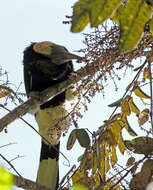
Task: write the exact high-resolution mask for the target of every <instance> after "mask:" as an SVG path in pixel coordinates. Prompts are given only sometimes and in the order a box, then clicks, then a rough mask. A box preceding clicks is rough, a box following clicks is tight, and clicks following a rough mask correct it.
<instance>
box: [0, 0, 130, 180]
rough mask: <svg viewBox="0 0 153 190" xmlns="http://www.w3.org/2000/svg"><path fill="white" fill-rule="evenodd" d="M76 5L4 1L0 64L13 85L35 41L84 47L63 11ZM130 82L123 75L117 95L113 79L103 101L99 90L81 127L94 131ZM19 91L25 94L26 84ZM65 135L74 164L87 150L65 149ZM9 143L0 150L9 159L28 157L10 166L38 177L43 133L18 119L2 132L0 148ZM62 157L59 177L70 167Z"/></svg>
mask: <svg viewBox="0 0 153 190" xmlns="http://www.w3.org/2000/svg"><path fill="white" fill-rule="evenodd" d="M75 2H76V1H75ZM73 5H74V0H56V1H53V0H12V1H10V0H5V1H2V2H1V6H0V65H1V66H2V67H3V69H4V70H6V71H7V72H8V76H9V80H10V83H12V84H15V85H16V87H18V85H19V84H20V82H23V65H22V59H23V53H22V52H23V50H24V49H25V47H26V46H28V45H29V44H30V43H31V42H38V41H45V40H48V41H52V42H55V43H57V44H61V45H64V46H65V47H67V49H68V50H69V51H71V52H73V51H74V50H79V49H80V48H82V47H84V45H83V43H82V40H83V35H82V34H73V33H71V32H70V25H64V24H62V21H63V20H65V15H71V12H72V8H71V7H72V6H73ZM89 31H90V29H89V28H87V29H86V30H85V31H84V32H89ZM75 64H77V63H75ZM130 77H131V79H132V75H131V72H129V76H128V78H129V79H130ZM130 81H131V80H130ZM128 83H129V80H126V79H123V80H122V81H121V82H120V83H119V85H118V87H119V88H120V90H119V92H117V93H116V92H114V89H115V86H114V85H113V83H112V82H111V85H109V87H106V96H105V98H104V99H103V95H102V94H98V95H97V96H96V97H95V98H94V99H93V102H92V103H91V104H90V106H89V111H88V112H86V113H85V114H84V117H83V119H82V120H80V121H79V127H80V128H89V130H91V131H93V130H96V129H97V128H98V127H99V126H100V125H101V124H102V121H103V120H106V119H108V118H109V116H110V114H111V112H112V111H113V109H111V108H109V107H107V105H108V104H110V103H112V102H114V101H116V100H118V99H119V98H120V97H121V96H122V95H123V93H124V91H125V88H126V87H127V85H128ZM121 84H122V86H121ZM11 87H13V85H12V86H11ZM20 91H22V92H25V90H24V85H23V84H22V86H21V87H20ZM25 100H26V99H25ZM0 101H2V100H0ZM0 103H2V102H0ZM0 113H1V114H0V117H1V116H2V115H4V113H3V111H2V110H1V112H0ZM24 118H25V119H26V120H27V121H28V122H30V123H31V124H32V125H33V126H35V127H36V128H37V124H36V122H35V120H34V118H33V116H31V115H29V114H27V115H26V116H25V117H24ZM72 129H73V128H72ZM67 137H68V136H67ZM67 137H65V138H64V139H62V143H61V151H62V152H63V153H64V154H65V155H66V157H67V158H68V159H69V160H70V163H71V166H72V165H73V164H74V163H76V162H77V158H78V157H79V156H80V155H81V154H82V153H83V149H81V148H80V146H79V145H77V146H75V147H73V149H72V150H71V151H66V146H65V144H66V141H67ZM10 142H11V143H13V142H16V143H17V144H15V145H11V146H8V147H5V148H1V149H0V153H1V154H3V155H4V156H6V158H8V159H9V160H10V159H12V158H14V157H16V156H17V155H20V156H21V155H24V156H25V157H23V158H19V159H16V160H14V161H13V162H12V164H13V165H14V166H15V167H16V169H17V170H18V172H19V173H20V174H21V175H22V176H23V177H25V178H28V179H31V180H33V181H35V179H36V175H37V168H38V163H39V153H40V137H39V136H38V135H37V134H36V133H35V132H34V131H33V130H32V129H31V128H29V127H28V126H27V125H26V124H24V123H23V122H22V121H19V120H17V121H16V122H13V123H12V124H11V125H9V127H8V133H7V134H5V133H4V132H2V133H0V146H2V145H5V144H8V143H10ZM64 161H65V160H64V159H63V157H62V156H60V177H62V176H64V174H66V172H67V171H68V170H69V169H70V167H67V166H65V165H64V164H63V162H64ZM0 164H3V165H5V166H7V165H6V164H5V162H4V161H3V160H0ZM7 168H8V166H7ZM11 171H12V170H11Z"/></svg>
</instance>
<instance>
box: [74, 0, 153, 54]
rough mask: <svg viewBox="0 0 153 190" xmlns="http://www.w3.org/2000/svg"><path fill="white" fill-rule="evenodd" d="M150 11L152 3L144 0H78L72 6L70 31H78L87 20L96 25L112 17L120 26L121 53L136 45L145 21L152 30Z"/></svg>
mask: <svg viewBox="0 0 153 190" xmlns="http://www.w3.org/2000/svg"><path fill="white" fill-rule="evenodd" d="M152 11H153V7H152V4H151V3H149V2H147V1H144V0H139V1H137V0H128V1H122V0H111V1H105V0H95V1H92V0H79V1H78V2H77V3H76V4H75V5H74V8H73V17H72V27H71V31H72V32H80V31H82V30H83V29H84V27H85V26H86V25H87V24H88V23H89V22H90V23H91V27H97V26H98V25H99V24H101V23H102V22H104V21H105V20H106V19H108V18H112V19H113V20H114V21H115V22H116V23H117V24H118V26H119V27H120V40H119V47H118V49H119V52H120V53H122V52H125V51H129V50H132V49H133V48H134V47H135V46H136V45H137V43H138V42H139V40H140V38H141V36H142V33H143V31H144V28H145V26H146V23H148V24H149V27H150V29H151V31H152V28H153V25H152V19H150V18H151V15H152ZM152 32H153V31H152Z"/></svg>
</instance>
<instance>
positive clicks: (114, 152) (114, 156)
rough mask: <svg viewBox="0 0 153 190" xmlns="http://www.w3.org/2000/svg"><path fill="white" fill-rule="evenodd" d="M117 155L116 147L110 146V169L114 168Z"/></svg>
mask: <svg viewBox="0 0 153 190" xmlns="http://www.w3.org/2000/svg"><path fill="white" fill-rule="evenodd" d="M117 160H118V159H117V155H116V147H115V146H112V147H111V165H112V167H114V165H115V164H116V162H117Z"/></svg>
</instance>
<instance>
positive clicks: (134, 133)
mask: <svg viewBox="0 0 153 190" xmlns="http://www.w3.org/2000/svg"><path fill="white" fill-rule="evenodd" d="M122 120H123V121H124V127H125V129H126V130H127V132H128V133H129V134H130V135H131V136H137V134H136V132H135V131H134V130H133V129H132V128H131V126H130V125H129V122H128V120H127V117H126V116H123V117H122Z"/></svg>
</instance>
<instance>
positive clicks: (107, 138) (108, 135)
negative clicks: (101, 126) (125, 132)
mask: <svg viewBox="0 0 153 190" xmlns="http://www.w3.org/2000/svg"><path fill="white" fill-rule="evenodd" d="M101 139H102V144H109V145H116V141H115V138H114V135H113V133H112V131H111V130H106V131H104V132H103V133H102V135H101Z"/></svg>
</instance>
